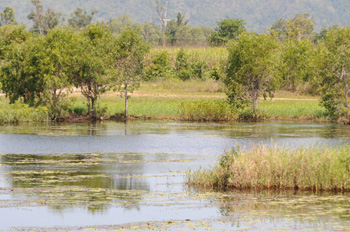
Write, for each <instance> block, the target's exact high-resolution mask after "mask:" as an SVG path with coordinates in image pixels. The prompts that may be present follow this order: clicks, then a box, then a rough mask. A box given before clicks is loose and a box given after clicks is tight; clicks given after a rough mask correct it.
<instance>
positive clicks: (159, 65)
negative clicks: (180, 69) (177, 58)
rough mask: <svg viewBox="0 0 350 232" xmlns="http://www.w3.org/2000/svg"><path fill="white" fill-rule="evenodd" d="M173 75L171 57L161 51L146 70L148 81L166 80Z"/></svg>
mask: <svg viewBox="0 0 350 232" xmlns="http://www.w3.org/2000/svg"><path fill="white" fill-rule="evenodd" d="M171 75H172V70H171V64H170V60H169V55H168V53H167V52H166V51H161V52H159V53H157V54H155V56H154V57H153V59H152V64H151V65H149V66H148V67H146V68H145V79H146V80H164V79H167V78H169V77H170V76H171Z"/></svg>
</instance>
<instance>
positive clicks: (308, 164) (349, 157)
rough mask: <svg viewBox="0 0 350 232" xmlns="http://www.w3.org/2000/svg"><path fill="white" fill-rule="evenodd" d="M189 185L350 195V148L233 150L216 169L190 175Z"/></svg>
mask: <svg viewBox="0 0 350 232" xmlns="http://www.w3.org/2000/svg"><path fill="white" fill-rule="evenodd" d="M188 183H189V184H190V185H193V186H197V187H203V188H209V189H219V190H230V189H239V190H311V191H350V146H349V145H343V146H340V147H327V146H325V145H323V146H313V147H309V148H298V149H287V148H283V147H281V146H278V145H272V147H271V148H269V147H267V146H266V145H260V146H254V147H253V148H252V150H250V151H240V150H239V149H237V150H232V151H228V152H226V153H225V154H224V155H223V156H222V157H221V159H220V160H219V162H218V163H217V165H216V166H215V167H214V168H213V169H208V170H200V171H195V172H192V173H190V174H189V175H188Z"/></svg>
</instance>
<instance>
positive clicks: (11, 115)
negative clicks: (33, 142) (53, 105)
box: [0, 98, 48, 124]
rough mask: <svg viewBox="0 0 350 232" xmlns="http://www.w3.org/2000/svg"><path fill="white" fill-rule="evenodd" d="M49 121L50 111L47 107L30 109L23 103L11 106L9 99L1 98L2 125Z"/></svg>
mask: <svg viewBox="0 0 350 232" xmlns="http://www.w3.org/2000/svg"><path fill="white" fill-rule="evenodd" d="M47 120H48V109H47V108H46V107H29V106H28V105H27V104H23V103H21V102H16V103H15V104H9V102H8V100H7V99H4V98H0V124H4V123H17V122H43V121H47Z"/></svg>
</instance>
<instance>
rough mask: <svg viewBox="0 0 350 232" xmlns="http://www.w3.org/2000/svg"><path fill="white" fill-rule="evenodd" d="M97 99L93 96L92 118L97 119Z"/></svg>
mask: <svg viewBox="0 0 350 232" xmlns="http://www.w3.org/2000/svg"><path fill="white" fill-rule="evenodd" d="M95 103H96V99H95V98H94V97H92V98H91V107H92V119H93V120H96V119H97V115H96V104H95Z"/></svg>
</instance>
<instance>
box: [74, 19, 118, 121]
mask: <svg viewBox="0 0 350 232" xmlns="http://www.w3.org/2000/svg"><path fill="white" fill-rule="evenodd" d="M111 41H113V39H112V34H111V32H110V31H109V30H108V29H107V28H106V27H105V26H104V25H90V26H89V27H88V28H85V29H84V30H82V31H80V33H79V34H78V36H77V38H76V39H75V40H74V41H73V42H74V46H73V52H74V53H75V54H76V56H74V57H72V58H73V59H72V66H71V67H72V71H71V73H70V78H71V80H72V82H73V83H74V85H75V87H77V88H80V90H81V93H82V94H83V95H84V96H85V97H86V99H87V104H88V114H89V115H91V116H92V118H95V119H96V118H97V112H96V101H97V99H98V97H99V96H100V95H101V94H103V93H105V92H106V91H108V90H110V89H111V88H112V86H113V84H114V83H115V78H114V77H113V76H111V75H109V69H110V68H111V66H112V65H113V63H112V62H113V61H112V56H111V54H112V53H113V52H115V49H114V48H115V46H113V43H111ZM91 109H92V112H91V111H90V110H91Z"/></svg>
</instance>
